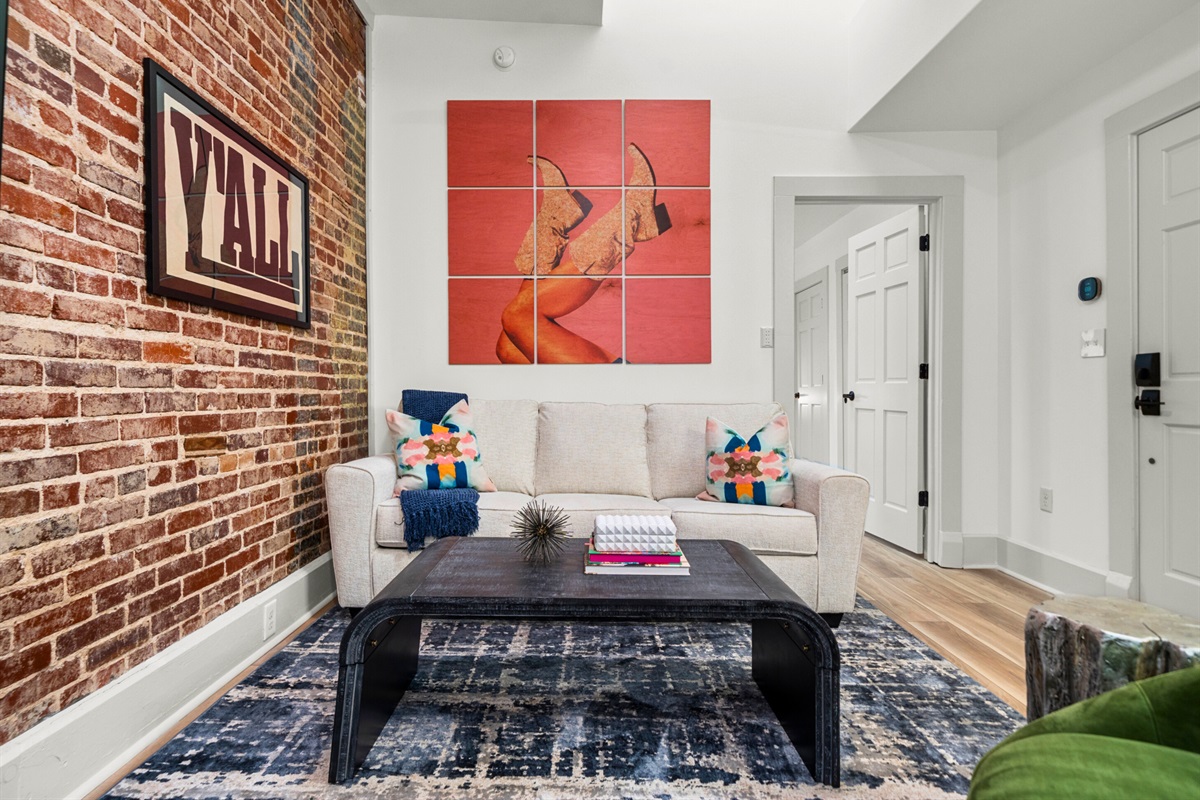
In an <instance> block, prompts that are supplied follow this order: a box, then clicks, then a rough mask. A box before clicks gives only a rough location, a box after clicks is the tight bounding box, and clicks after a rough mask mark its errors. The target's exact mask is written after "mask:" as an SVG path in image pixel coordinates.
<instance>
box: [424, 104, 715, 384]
mask: <svg viewBox="0 0 1200 800" xmlns="http://www.w3.org/2000/svg"><path fill="white" fill-rule="evenodd" d="M446 123H447V176H446V182H447V186H448V187H449V188H448V192H449V198H448V203H447V207H448V209H449V219H448V226H447V230H448V235H449V242H448V252H449V260H450V265H449V274H450V286H449V293H450V314H449V332H448V333H449V343H450V363H451V364H622V363H633V364H697V363H709V362H710V361H711V331H712V314H711V308H712V306H711V292H710V289H709V285H710V264H711V250H710V247H711V237H710V231H711V227H712V220H711V202H710V193H711V189H710V187H709V127H710V109H709V101H707V100H625V101H621V100H538V101H536V102H533V101H473V100H451V101H449V102H448V103H447V108H446Z"/></svg>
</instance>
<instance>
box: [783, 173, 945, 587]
mask: <svg viewBox="0 0 1200 800" xmlns="http://www.w3.org/2000/svg"><path fill="white" fill-rule="evenodd" d="M963 187H964V180H963V178H962V177H960V176H934V177H869V178H864V177H854V178H829V177H822V178H794V177H787V178H785V177H777V178H776V179H775V208H774V214H775V216H774V230H775V269H774V273H775V300H774V323H775V331H776V335H775V353H774V380H773V386H774V394H775V399H776V400H777V402H779V403H780V405H782V406H783V407H784V408H792V409H796V410H797V411H799V409H798V407H797V405H796V401H797V399H798V398H796V396H795V395H796V394H797V392H800V393H802V394H803V393H804V392H803V391H802V390H801V388H799V387H800V386H801V384H800V382H799V380H800V378H801V377H802V376H801V375H800V374H799V373H798V370H797V366H798V363H797V346H798V341H799V342H800V343H801V346H811V345H812V339H811V338H810V339H808V340H807V344H805V340H804V338H803V337H800V336H799V334H800V327H801V326H807V328H806V329H807V330H808V331H809V332H810V335H811V334H812V330H813V328H814V327H816V328H821V327H822V324H821V323H820V322H819V321H818V322H816V323H813V321H812V320H811V319H809V318H807V317H806V318H804V319H803V320H801V317H803V316H804V314H805V312H806V311H807V313H809V314H810V315H811V313H812V311H813V307H812V301H813V299H814V298H815V297H820V295H821V292H822V290H823V291H824V293H825V299H824V301H820V302H818V303H817V306H819V308H820V310H824V312H825V314H826V320H825V322H824V323H823V326H824V329H825V330H826V331H833V328H832V327H831V325H832V324H836V325H837V326H839V328H838V332H837V334H836V335H833V334H830V335H829V339H830V340H833V339H836V341H837V343H838V344H839V345H840V344H841V343H842V342H844V343H845V344H846V345H847V346H846V347H842V348H841V349H839V350H838V351H836V352H835V353H834V354H833V356H832V358H831V360H830V361H829V362H828V364H826V374H827V375H829V376H834V375H838V374H840V375H841V377H839V378H837V380H838V382H839V383H840V386H839V388H840V389H841V391H839V392H837V393H836V394H835V393H833V391H832V388H831V387H832V384H833V382H834V381H833V380H832V379H827V380H826V381H825V384H826V385H825V387H824V388H825V393H826V399H825V408H826V414H827V416H828V420H827V421H826V422H825V423H824V430H825V431H826V441H825V443H824V444H822V443H820V442H817V441H816V438H817V435H815V434H814V433H813V431H815V430H819V429H820V428H821V424H822V423H821V420H820V419H819V418H818V419H817V420H816V421H815V422H814V421H813V420H812V419H811V416H812V414H813V413H814V410H812V409H810V410H809V411H808V412H805V413H808V414H809V415H810V419H809V420H808V421H807V422H806V421H804V420H800V421H801V424H800V425H798V426H797V435H798V442H797V444H798V447H799V446H803V447H804V448H815V450H814V453H815V454H818V455H819V454H820V453H822V452H825V453H827V454H828V456H829V457H828V458H827V459H818V460H826V461H830V462H832V463H838V462H839V461H840V463H844V464H846V465H847V466H850V463H851V459H850V458H846V457H845V456H846V455H847V453H848V452H849V451H851V450H855V451H856V452H855V454H854V455H855V459H857V455H858V453H857V449H858V448H859V445H858V443H857V440H856V441H855V443H853V444H852V443H850V442H849V441H847V442H843V441H841V437H840V432H841V431H842V430H843V429H844V428H845V426H844V425H843V419H845V418H854V419H853V421H852V423H851V427H854V426H855V425H857V428H855V430H856V431H865V430H867V428H868V427H870V428H871V429H872V430H881V429H883V428H882V422H880V424H879V425H876V422H879V421H880V420H882V418H883V417H884V416H887V410H886V409H879V408H869V407H867V406H866V405H865V404H864V405H862V406H855V408H854V410H853V413H847V410H848V408H849V406H850V402H849V399H848V398H847V401H846V402H845V403H842V397H841V396H840V395H841V394H843V393H848V392H849V390H850V388H851V387H850V385H849V384H850V382H849V380H848V379H849V378H850V377H851V373H849V372H847V373H839V370H838V364H839V362H840V361H841V356H842V353H843V351H845V350H847V349H851V341H852V340H853V341H854V344H853V346H852V349H854V350H856V351H859V350H862V352H861V354H862V355H863V356H864V357H866V358H868V359H869V358H872V357H873V358H875V364H874V368H873V370H865V372H872V371H873V372H874V373H876V374H883V375H884V377H885V379H886V377H887V376H888V371H889V370H892V372H893V377H894V376H895V369H893V366H894V365H897V364H900V363H901V362H903V363H911V364H912V366H913V368H914V370H917V369H919V368H920V365H921V364H926V365H928V366H927V368H926V371H925V374H926V375H927V376H928V378H927V379H919V377H918V375H916V374H914V379H919V380H920V384H919V386H920V388H921V390H922V391H924V392H925V395H924V397H923V403H924V405H923V407H924V408H926V409H927V413H923V414H921V413H919V412H918V413H919V416H920V422H921V423H922V424H923V425H924V430H923V431H920V430H917V429H916V428H913V429H912V431H911V432H912V433H913V434H914V438H913V440H912V442H913V448H911V449H909V450H908V451H907V453H908V454H910V455H911V456H912V458H914V459H915V458H918V457H919V452H920V448H918V447H917V446H918V445H919V443H920V442H924V443H925V446H924V448H923V454H924V464H921V463H919V461H918V462H915V463H913V464H911V465H909V464H907V463H906V465H905V470H908V468H909V466H911V467H912V473H911V474H912V475H917V476H923V481H924V482H923V486H924V487H927V488H923V489H917V487H916V486H915V485H913V483H912V481H911V480H908V479H897V480H893V481H890V482H889V481H888V480H887V478H886V477H884V478H883V479H880V480H877V481H874V482H873V487H872V492H873V494H876V488H878V489H879V490H880V491H883V492H886V489H887V487H888V485H889V483H890V485H891V486H892V487H893V489H895V488H896V487H899V491H901V492H902V493H903V496H905V497H907V496H908V495H910V494H911V495H913V497H912V501H913V503H912V505H913V507H915V508H920V509H921V514H920V517H921V519H922V522H923V525H922V528H923V530H924V532H925V535H924V537H923V541H922V542H918V543H916V544H915V549H916V550H917V551H918V552H920V553H921V554H922V555H923V556H924V557H925V558H926V559H928V560H930V561H933V562H935V563H938V564H941V565H942V566H947V567H961V566H962V563H963V554H962V533H961V519H962V508H961V503H962V489H961V481H960V473H961V469H960V467H961V459H962V454H961V445H962V422H961V420H962V408H961V398H962V299H963V294H962V252H963ZM881 205H888V206H895V207H898V209H897V210H905V209H912V210H913V213H914V214H917V215H918V219H919V217H920V214H919V213H918V212H917V211H916V209H917V208H918V207H919V208H922V209H924V211H925V214H924V217H925V222H924V228H923V229H921V228H918V234H919V235H928V237H929V240H928V241H929V245H930V249H929V251H928V252H927V253H924V254H922V255H923V256H924V258H923V261H924V264H925V266H924V268H923V274H921V275H920V277H921V278H922V279H923V285H922V284H920V283H918V284H914V285H913V286H912V287H908V288H907V289H905V290H901V291H893V292H892V293H891V296H890V297H885V295H887V294H888V293H887V291H886V289H887V288H888V287H887V285H886V284H881V285H879V286H877V287H876V292H877V296H876V297H875V298H874V299H864V300H863V301H862V302H861V303H860V304H859V305H860V307H862V308H866V307H869V306H870V305H871V304H872V303H873V302H882V303H887V302H891V303H892V305H893V307H895V306H896V305H897V304H898V303H899V301H900V299H901V297H902V296H904V295H906V294H909V295H911V296H909V297H905V298H904V299H905V300H906V302H907V300H911V299H919V300H920V301H922V302H921V303H920V304H919V305H917V306H916V307H915V308H916V310H915V311H914V312H912V313H911V314H910V315H909V317H911V318H913V319H917V320H924V325H923V328H924V330H925V331H926V340H925V343H924V344H906V346H907V347H908V353H906V354H905V355H904V358H903V359H901V360H900V361H897V360H895V359H893V361H892V365H893V366H889V363H888V361H887V359H888V354H887V352H886V351H884V352H883V355H882V359H883V361H880V358H881V356H880V351H873V353H870V354H868V353H867V351H866V350H863V349H862V348H859V347H858V339H860V338H861V339H862V340H863V341H866V340H867V339H872V340H873V341H876V340H877V341H885V340H882V339H879V337H878V336H867V335H865V333H866V332H867V329H865V328H864V329H862V330H860V331H857V332H855V331H852V330H851V328H850V327H849V325H847V327H846V328H845V331H844V333H843V332H842V331H841V328H840V326H841V324H842V321H843V320H846V321H847V322H849V318H850V317H851V314H850V312H849V311H847V313H846V314H844V315H843V314H842V313H841V312H840V302H841V300H840V298H841V297H842V295H843V291H842V288H841V273H840V265H839V264H838V259H837V258H834V259H833V260H832V262H831V263H827V264H825V265H824V267H825V274H824V275H823V276H821V275H817V276H816V279H813V278H812V277H811V276H809V278H810V279H809V280H807V281H805V280H801V281H800V283H799V284H798V283H797V279H798V278H801V279H803V278H804V277H805V276H804V275H798V274H797V268H796V250H797V241H798V237H799V240H800V241H801V243H802V244H803V243H804V242H806V241H812V238H813V236H812V235H810V234H811V231H810V230H809V228H808V227H807V226H808V225H810V224H811V225H812V226H815V229H816V231H817V233H818V234H819V233H820V232H822V231H826V230H828V229H829V228H830V227H832V226H834V225H836V223H837V221H838V220H839V219H845V217H847V216H849V215H850V214H851V213H854V209H855V208H857V207H866V206H872V207H879V206H881ZM834 206H840V207H841V208H832V207H834ZM798 207H799V208H798ZM815 207H825V210H815V211H813V209H814V208H815ZM806 208H807V209H809V210H810V211H812V213H810V214H809V215H808V217H807V218H808V219H809V223H805V222H798V221H799V220H801V219H803V218H805V215H804V213H803V212H804V211H805V209H806ZM873 210H874V209H869V211H873ZM864 213H867V212H864ZM892 216H893V217H894V216H896V215H894V214H893V215H892ZM885 221H886V220H885ZM920 224H921V223H919V222H918V225H920ZM863 233H864V236H865V234H866V231H863ZM893 233H894V232H893ZM889 235H890V234H887V233H884V234H881V237H880V238H878V239H876V240H875V241H874V243H873V246H872V243H871V242H867V241H866V239H863V240H862V242H860V246H861V249H862V250H863V251H864V253H865V252H867V251H870V252H871V253H872V257H874V258H876V263H878V264H886V263H888V256H887V249H888V246H889V244H891V245H892V246H893V255H892V257H891V263H893V264H895V265H899V263H900V261H901V260H903V259H899V258H898V255H897V254H898V253H899V250H898V249H897V248H898V247H899V244H900V243H901V242H902V241H903V237H902V236H893V237H892V238H891V239H890V240H889V238H888V236H889ZM831 236H832V234H831ZM915 238H916V239H917V240H916V241H914V242H913V246H914V247H917V246H919V236H918V237H915ZM847 245H848V246H847V253H846V256H845V261H844V264H845V266H846V267H847V270H848V273H847V275H848V277H849V270H850V269H851V266H850V259H851V258H852V257H853V256H852V254H851V252H850V247H849V240H847ZM906 248H907V244H906ZM906 252H907V250H906ZM863 258H864V259H865V258H866V256H865V255H864V256H863ZM814 269H815V271H816V272H819V271H820V269H821V267H820V266H817V267H815V268H814ZM918 271H920V268H918ZM882 272H886V270H882ZM798 290H799V291H800V292H801V293H802V294H803V293H804V292H806V291H807V292H809V293H808V294H807V295H804V296H802V297H799V298H798V297H797V291H798ZM810 290H812V291H810ZM831 295H834V296H836V298H837V302H838V304H839V305H836V306H835V305H834V302H833V299H831ZM844 295H845V296H846V298H847V302H848V303H849V302H850V298H852V297H854V289H852V288H851V287H850V284H849V282H847V286H846V289H845V292H844ZM805 301H807V302H808V303H809V304H808V305H805ZM798 312H799V313H798ZM831 316H836V317H838V319H837V321H836V323H833V321H832V320H830V317H831ZM892 318H893V319H900V318H901V315H893V317H892ZM904 327H905V329H906V330H907V329H908V325H907V324H906V325H905V326H904ZM921 327H922V325H921V324H920V322H918V324H917V325H916V326H915V327H914V328H913V330H916V331H918V332H919V331H920V329H921ZM859 334H864V335H861V336H860V335H859ZM830 343H831V342H830V341H827V342H826V348H825V351H826V352H828V351H829V346H828V345H829V344H830ZM892 352H893V354H895V353H896V352H899V351H897V350H895V349H894V350H893V351H892ZM917 353H919V354H920V356H919V359H918V360H915V361H914V360H913V359H912V358H911V357H910V356H912V355H914V354H917ZM831 366H832V367H833V368H832V369H830V367H831ZM881 370H882V372H880V371H881ZM803 377H805V379H806V380H808V381H809V385H811V384H812V375H807V376H803ZM853 377H854V378H856V379H857V378H858V377H860V376H859V375H854V376H853ZM884 383H887V381H886V380H885V381H884ZM876 388H878V387H874V388H872V390H871V391H870V392H868V393H867V394H872V395H874V394H878V392H877V391H876ZM860 396H861V395H860V394H859V393H858V392H857V391H856V393H855V397H856V402H857V398H858V397H860ZM839 406H841V408H838V407H839ZM860 408H861V413H860V410H859V409H860ZM815 413H817V414H819V413H820V412H815ZM797 419H800V417H799V416H797ZM897 419H898V418H897V417H895V416H893V417H892V421H893V422H894V421H896V420H897ZM910 421H911V420H910ZM868 423H869V426H868ZM901 430H903V431H904V432H905V435H906V436H907V435H908V433H909V432H910V430H909V428H907V427H905V426H897V425H893V426H892V428H891V431H892V436H893V442H895V441H896V438H897V437H898V432H899V431H901ZM880 435H882V436H884V437H885V439H886V436H887V433H882V434H880ZM876 441H880V438H879V435H874V436H872V437H871V442H872V443H873V442H876ZM863 442H864V445H863V446H864V447H865V446H866V445H865V442H866V439H865V438H864V439H863ZM822 447H824V448H825V449H824V450H822ZM839 452H840V453H841V454H842V456H843V457H842V458H841V459H837V458H836V454H838V453H839ZM893 452H897V453H898V452H905V451H904V449H903V448H899V447H897V448H894V449H893ZM908 460H909V455H906V456H905V459H904V461H905V462H907V461H908ZM899 463H900V462H899V461H896V462H894V463H893V464H892V465H891V466H892V472H893V477H896V476H897V475H898V474H899V473H898V472H897V468H898V466H897V465H899ZM886 466H887V465H885V468H886ZM914 480H915V479H914ZM919 492H925V494H924V496H923V497H918V495H919ZM875 499H877V500H879V501H880V505H881V507H885V506H886V504H887V503H888V501H889V497H888V496H887V495H886V494H876V497H875ZM892 499H894V498H892ZM921 502H924V503H927V506H924V505H921V506H919V505H918V503H921ZM869 529H870V525H868V530H869Z"/></svg>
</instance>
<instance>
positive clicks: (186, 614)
mask: <svg viewBox="0 0 1200 800" xmlns="http://www.w3.org/2000/svg"><path fill="white" fill-rule="evenodd" d="M199 613H200V597H199V596H198V595H197V596H195V597H186V598H184V599H183V600H180V601H179V602H178V603H173V604H172V605H169V606H167V607H166V608H165V609H163V610H162V611H160V612H158V613H157V614H155V615H154V616H153V617H151V618H150V630H152V631H153V632H154V634H155V635H157V634H160V633H162V632H163V631H166V630H170V629H171V628H173V627H175V626H176V625H179V624H181V623H184V622H186V621H187V620H189V619H191V618H193V617H195V616H196V615H197V614H199Z"/></svg>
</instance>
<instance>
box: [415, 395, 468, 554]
mask: <svg viewBox="0 0 1200 800" xmlns="http://www.w3.org/2000/svg"><path fill="white" fill-rule="evenodd" d="M466 399H467V396H466V395H465V394H461V393H459V392H430V391H425V390H422V389H405V390H404V391H403V392H402V393H401V395H400V404H401V406H402V408H403V411H404V413H405V414H408V415H409V416H410V417H416V418H417V419H423V420H425V421H426V422H433V423H435V424H436V423H439V422H441V421H442V417H444V416H445V415H446V412H447V411H449V410H450V409H451V408H453V407H454V405H455V404H456V403H457V402H458V401H460V400H466ZM400 512H401V513H402V514H403V515H404V541H405V543H406V544H407V545H408V549H409V550H410V551H415V550H421V549H423V548H424V547H425V540H426V539H427V538H433V539H442V538H444V537H446V536H470V535H471V534H472V533H474V532H475V531H477V530H478V529H479V492H477V491H475V490H474V489H411V490H407V491H403V492H401V493H400Z"/></svg>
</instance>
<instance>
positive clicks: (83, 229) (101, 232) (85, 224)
mask: <svg viewBox="0 0 1200 800" xmlns="http://www.w3.org/2000/svg"><path fill="white" fill-rule="evenodd" d="M75 230H76V231H78V232H79V235H80V236H84V237H86V238H88V239H91V240H92V241H94V242H101V243H102V244H107V245H112V246H113V247H115V248H117V249H118V250H125V251H127V252H130V253H137V252H139V249H140V247H141V244H140V241H139V239H138V235H137V233H135V232H134V231H131V230H130V229H129V228H126V227H123V226H121V225H114V224H112V223H111V222H106V221H104V220H102V219H100V218H99V217H94V216H92V215H91V214H78V215H76V220H75Z"/></svg>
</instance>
